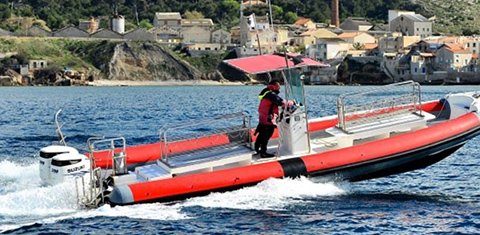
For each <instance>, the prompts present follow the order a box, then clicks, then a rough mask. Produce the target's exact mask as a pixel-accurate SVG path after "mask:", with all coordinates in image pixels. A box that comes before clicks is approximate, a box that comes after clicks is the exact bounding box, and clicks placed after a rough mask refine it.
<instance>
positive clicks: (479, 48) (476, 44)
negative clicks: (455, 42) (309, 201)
mask: <svg viewBox="0 0 480 235" xmlns="http://www.w3.org/2000/svg"><path fill="white" fill-rule="evenodd" d="M464 48H465V49H467V50H469V51H470V52H471V53H472V54H474V55H476V56H477V58H478V57H480V38H478V37H473V38H471V39H470V40H468V41H467V42H466V43H464Z"/></svg>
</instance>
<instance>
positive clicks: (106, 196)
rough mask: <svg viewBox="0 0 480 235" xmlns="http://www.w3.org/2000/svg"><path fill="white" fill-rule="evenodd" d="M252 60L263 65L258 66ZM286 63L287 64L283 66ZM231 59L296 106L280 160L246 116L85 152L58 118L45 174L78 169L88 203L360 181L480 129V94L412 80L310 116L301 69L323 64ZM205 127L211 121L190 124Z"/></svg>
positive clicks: (288, 110)
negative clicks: (281, 181)
mask: <svg viewBox="0 0 480 235" xmlns="http://www.w3.org/2000/svg"><path fill="white" fill-rule="evenodd" d="M245 60H246V62H245ZM251 60H259V61H257V62H262V63H261V66H259V67H258V68H257V69H256V70H253V69H252V68H251V67H250V66H252V65H251V64H252V61H251ZM282 60H283V63H285V61H287V62H288V63H289V65H288V66H287V67H286V68H285V67H281V66H279V65H278V64H279V63H280V62H279V61H282ZM299 61H301V62H299ZM247 62H248V63H247ZM226 63H227V64H229V65H230V66H233V67H235V68H237V69H239V70H242V71H245V72H249V73H255V72H259V73H260V72H265V70H268V69H270V71H276V72H278V73H280V75H281V77H282V79H283V80H282V83H283V84H284V90H285V92H284V93H285V98H286V99H287V100H290V101H292V102H289V103H293V104H294V105H292V106H289V107H285V108H284V109H283V110H282V113H281V114H280V118H279V120H278V128H277V130H276V131H275V134H274V136H273V138H272V139H271V140H270V142H269V147H268V149H269V152H273V153H274V154H275V157H273V158H261V157H260V156H259V155H258V154H255V152H254V151H253V149H252V144H253V142H254V141H255V136H254V135H253V128H252V127H251V123H250V117H249V115H247V114H245V113H235V114H227V115H224V116H221V117H214V118H211V119H206V120H198V121H197V122H189V123H186V124H185V123H172V124H169V125H166V126H164V127H163V128H162V129H161V130H160V131H159V133H160V142H158V143H155V144H148V145H140V146H132V147H126V141H125V139H124V138H121V137H120V138H112V139H98V138H90V139H89V140H88V141H87V143H88V146H89V149H90V153H88V154H86V155H83V154H78V151H76V150H75V149H73V148H71V147H68V146H66V144H65V141H64V138H63V134H62V133H61V131H60V127H59V126H60V125H59V124H58V122H57V128H58V129H57V132H58V133H59V137H60V141H59V143H60V145H57V146H49V147H46V148H43V149H42V150H40V176H41V178H42V180H43V181H44V182H45V183H47V184H55V183H59V182H63V181H64V178H67V177H72V176H73V177H74V178H75V179H76V180H77V184H76V186H79V185H80V187H79V188H80V192H79V195H81V196H79V203H80V204H82V205H84V206H87V207H96V206H99V205H102V204H104V203H110V204H112V205H129V204H135V203H146V202H154V201H155V202H157V201H172V200H178V199H183V198H188V197H193V196H198V195H205V194H208V193H210V192H215V191H227V190H234V189H238V188H241V187H246V186H250V185H254V184H257V183H259V182H261V181H263V180H266V179H268V178H283V177H300V176H304V177H307V178H309V179H312V180H314V181H361V180H368V179H373V178H379V177H384V176H389V175H393V174H399V173H403V172H407V171H412V170H416V169H420V168H424V167H427V166H429V165H431V164H434V163H436V162H438V161H440V160H442V159H444V158H445V157H447V156H449V155H451V154H452V153H454V152H455V151H456V150H457V149H459V148H460V147H462V146H463V145H464V144H465V143H466V142H467V141H468V140H470V139H472V138H474V137H475V136H477V135H478V134H480V116H479V114H478V110H479V109H480V93H477V92H466V93H460V94H448V95H446V96H445V97H443V98H442V99H439V100H437V101H430V102H426V103H422V101H421V90H420V89H421V88H420V85H419V84H418V83H415V82H413V81H407V82H402V83H396V84H392V85H387V86H381V87H376V88H370V89H368V90H364V91H361V92H356V93H349V94H342V95H340V96H339V97H338V98H337V115H336V116H331V117H324V118H318V119H311V120H309V119H308V115H307V107H306V102H305V91H304V87H303V78H302V76H301V74H300V71H299V68H302V66H315V65H317V66H322V64H319V63H317V62H315V61H311V60H308V59H305V58H303V59H301V58H300V59H299V58H297V57H295V55H290V54H288V55H266V56H257V57H253V58H245V59H234V60H230V61H226ZM268 63H272V64H271V65H268ZM253 64H256V63H253ZM245 66H248V69H249V70H248V71H246V70H244V68H245ZM277 75H278V74H277ZM198 126H202V127H205V126H206V127H208V128H203V129H202V130H204V131H190V132H189V131H185V130H187V129H188V128H192V127H194V128H193V129H195V128H197V127H198ZM195 130H198V129H195ZM182 133H189V134H182ZM62 145H63V146H62Z"/></svg>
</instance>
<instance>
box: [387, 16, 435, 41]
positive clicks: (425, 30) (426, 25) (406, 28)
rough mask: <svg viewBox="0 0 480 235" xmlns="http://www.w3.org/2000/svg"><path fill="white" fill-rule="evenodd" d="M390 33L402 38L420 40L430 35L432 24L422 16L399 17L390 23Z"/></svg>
mask: <svg viewBox="0 0 480 235" xmlns="http://www.w3.org/2000/svg"><path fill="white" fill-rule="evenodd" d="M390 28H391V30H392V31H395V32H401V33H402V34H403V35H404V36H420V38H421V39H424V38H427V37H430V36H431V35H432V22H431V21H429V20H428V19H427V18H425V17H423V16H422V15H419V14H415V15H400V16H398V17H397V18H395V19H393V20H392V21H391V22H390Z"/></svg>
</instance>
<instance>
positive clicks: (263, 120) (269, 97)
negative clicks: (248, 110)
mask: <svg viewBox="0 0 480 235" xmlns="http://www.w3.org/2000/svg"><path fill="white" fill-rule="evenodd" d="M259 99H260V105H259V106H258V116H259V123H260V124H263V125H277V117H278V106H281V105H282V104H283V100H282V98H280V97H279V96H278V95H277V94H276V93H275V92H274V91H272V90H270V89H269V88H268V87H267V88H265V89H263V90H262V92H260V95H259Z"/></svg>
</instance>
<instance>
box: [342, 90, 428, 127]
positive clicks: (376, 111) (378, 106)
mask: <svg viewBox="0 0 480 235" xmlns="http://www.w3.org/2000/svg"><path fill="white" fill-rule="evenodd" d="M421 98H422V97H421V88H420V84H418V83H417V82H413V81H406V82H400V83H395V84H391V85H386V86H382V87H377V88H373V89H369V90H366V91H362V92H356V93H347V94H343V95H340V96H339V97H337V115H338V124H337V127H338V128H340V129H342V130H343V131H345V132H347V133H348V132H349V131H350V130H351V128H352V127H354V126H358V125H361V124H366V123H372V122H377V121H380V120H385V119H388V118H391V117H392V116H397V115H405V114H411V113H415V114H418V115H422V109H421V107H422V101H421V100H422V99H421Z"/></svg>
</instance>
